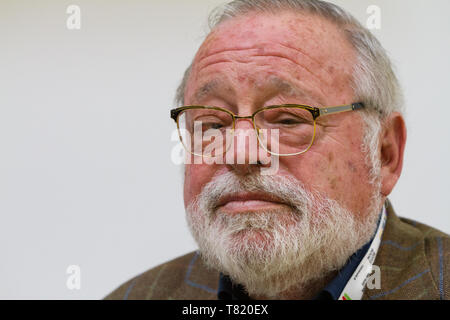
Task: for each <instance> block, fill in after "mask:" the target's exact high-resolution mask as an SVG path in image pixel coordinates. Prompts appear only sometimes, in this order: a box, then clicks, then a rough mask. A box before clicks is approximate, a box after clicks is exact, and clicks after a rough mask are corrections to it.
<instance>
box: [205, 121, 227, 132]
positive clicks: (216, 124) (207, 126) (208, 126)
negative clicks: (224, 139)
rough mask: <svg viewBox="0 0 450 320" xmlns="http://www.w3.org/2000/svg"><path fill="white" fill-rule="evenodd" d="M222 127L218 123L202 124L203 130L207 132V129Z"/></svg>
mask: <svg viewBox="0 0 450 320" xmlns="http://www.w3.org/2000/svg"><path fill="white" fill-rule="evenodd" d="M223 127H224V126H223V124H222V123H218V122H204V123H203V130H205V131H206V130H209V129H222V128H223Z"/></svg>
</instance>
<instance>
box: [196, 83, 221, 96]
mask: <svg viewBox="0 0 450 320" xmlns="http://www.w3.org/2000/svg"><path fill="white" fill-rule="evenodd" d="M219 83H220V81H219V79H213V80H211V81H208V82H206V83H205V84H203V85H202V86H201V87H200V88H199V89H197V90H196V91H195V93H194V97H195V99H196V101H201V100H202V99H203V98H204V97H205V96H208V95H209V94H210V93H211V92H212V91H214V90H216V89H217V87H219Z"/></svg>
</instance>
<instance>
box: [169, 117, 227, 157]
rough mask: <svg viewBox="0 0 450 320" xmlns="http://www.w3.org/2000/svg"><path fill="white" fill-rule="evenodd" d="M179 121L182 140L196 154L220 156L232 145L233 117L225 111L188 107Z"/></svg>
mask: <svg viewBox="0 0 450 320" xmlns="http://www.w3.org/2000/svg"><path fill="white" fill-rule="evenodd" d="M177 121H178V129H179V134H180V137H181V142H182V143H183V146H184V147H185V149H186V150H187V151H188V152H190V153H192V154H194V155H197V156H205V157H216V156H220V155H222V154H224V153H225V152H226V151H227V149H228V147H229V146H230V145H231V142H232V139H231V138H230V137H231V129H232V128H233V117H232V116H231V115H230V114H229V113H227V112H225V111H221V110H215V109H204V108H198V109H187V110H184V111H183V112H181V113H180V114H179V116H178V119H177ZM227 135H228V138H227Z"/></svg>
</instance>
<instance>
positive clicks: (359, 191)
mask: <svg viewBox="0 0 450 320" xmlns="http://www.w3.org/2000/svg"><path fill="white" fill-rule="evenodd" d="M355 62H356V56H355V52H354V50H353V49H352V48H351V46H350V44H349V43H348V41H347V40H346V39H345V38H344V36H343V34H342V33H341V32H340V31H339V30H337V28H336V27H335V26H334V25H333V24H331V23H330V22H327V21H325V20H323V19H320V18H317V17H312V16H306V15H305V16H304V15H298V14H292V13H284V14H277V15H276V16H275V15H263V14H253V15H247V16H244V17H240V18H237V19H233V20H229V21H226V22H224V23H222V24H221V25H220V26H219V27H218V28H216V29H215V30H214V31H213V32H212V33H211V34H210V35H209V36H208V37H207V39H206V40H205V42H204V43H203V45H202V46H201V48H200V50H199V52H198V54H197V56H196V58H195V61H194V64H193V69H192V72H191V75H190V78H189V81H188V83H187V87H186V92H185V104H186V105H207V106H218V107H222V108H225V109H229V110H230V111H232V112H234V113H235V114H236V115H240V116H248V115H251V114H252V113H253V112H254V111H255V110H257V109H259V108H262V107H265V106H269V105H280V104H304V105H310V106H316V107H322V106H338V105H345V104H350V103H354V102H358V101H354V93H353V90H352V88H351V79H352V67H353V64H354V63H355ZM251 126H252V124H251V121H250V120H238V121H237V123H236V128H237V129H247V128H251ZM363 135H364V132H363V122H362V120H361V118H360V115H359V114H358V112H347V113H342V114H335V115H330V116H327V117H321V118H319V119H318V120H317V132H316V138H315V141H314V144H313V145H312V147H311V148H310V149H309V150H308V151H307V152H306V153H304V154H301V155H296V156H288V157H279V169H278V171H277V172H276V173H275V175H276V176H274V177H270V178H268V179H272V180H270V181H272V182H273V183H275V182H276V181H283V179H285V180H286V181H287V180H289V181H294V184H290V185H289V186H287V187H286V188H284V189H283V190H284V191H283V192H284V195H286V193H289V192H294V193H295V190H296V187H295V182H298V183H299V184H300V185H301V186H302V188H304V190H305V192H309V193H311V194H320V195H321V196H324V197H326V198H327V199H329V200H330V201H335V202H334V203H336V204H339V205H340V206H341V207H342V208H343V210H347V211H348V212H351V214H352V215H353V218H354V219H355V220H358V221H362V220H364V218H365V217H366V216H367V215H368V214H369V212H368V210H369V208H368V207H369V205H370V203H371V197H372V196H373V195H374V192H375V193H376V190H374V186H373V185H372V184H370V183H369V180H370V179H369V170H370V168H368V166H367V164H366V161H365V157H366V155H365V154H364V153H363V152H362V151H361V143H362V139H363ZM241 147H242V149H241V150H236V152H237V153H238V154H239V153H243V152H244V153H245V154H247V155H248V153H249V152H250V150H248V146H241ZM246 148H247V149H246ZM255 168H258V165H255V164H248V163H247V164H212V165H211V164H190V165H186V170H185V186H184V199H185V205H186V207H187V208H188V207H189V206H190V205H192V204H193V201H194V200H196V199H197V197H198V196H199V195H200V194H201V192H202V190H204V187H205V186H206V185H207V184H208V183H209V182H211V181H215V179H220V177H225V176H226V177H233V181H235V182H236V181H239V180H240V179H242V181H247V182H248V178H249V176H252V175H258V173H257V171H256V170H255ZM268 181H269V180H268ZM247 182H246V183H244V184H243V185H244V186H247V187H248V186H249V184H248V183H247ZM222 183H224V181H222ZM228 183H230V182H228ZM273 183H272V184H273ZM250 184H251V183H250ZM270 184H271V183H268V185H270ZM247 187H245V188H247ZM245 188H244V189H245ZM261 188H262V190H263V191H261ZM271 188H272V187H271V186H268V187H267V188H263V187H262V186H260V185H258V187H256V189H257V190H255V188H253V190H252V188H251V187H248V188H247V189H245V190H241V189H240V191H239V192H238V193H237V194H232V191H229V193H228V194H227V196H228V197H220V196H218V198H217V197H216V198H214V199H212V200H211V199H210V203H209V205H210V207H209V209H205V208H204V209H203V212H201V213H199V212H198V211H199V210H197V211H195V212H189V210H188V215H189V214H190V215H198V216H197V217H191V218H193V219H194V220H196V219H197V220H196V221H197V222H191V223H200V222H199V221H200V220H201V219H203V218H205V219H206V218H207V217H206V216H209V217H208V219H210V220H209V222H208V223H209V224H210V225H211V223H212V222H211V221H213V219H214V217H216V218H217V217H219V218H220V217H221V219H225V220H226V219H228V220H227V221H228V222H226V223H229V222H230V221H231V220H230V219H233V218H234V217H243V216H245V215H249V214H252V215H255V214H258V213H261V214H262V213H264V214H267V213H276V212H290V211H289V210H288V209H289V208H292V207H293V204H292V203H288V202H286V201H284V200H283V199H286V197H282V196H280V195H281V194H282V193H279V194H276V192H275V196H274V194H271V192H270V190H272V189H271ZM299 188H300V187H299ZM224 190H225V189H223V190H222V191H221V192H224ZM286 190H287V191H286ZM289 190H290V191H289ZM211 192H212V191H211ZM230 194H231V195H232V196H230ZM293 198H295V195H293ZM214 202H215V203H214ZM327 203H328V204H329V203H330V202H327ZM322 206H324V202H322ZM308 208H309V205H306V206H305V207H304V208H303V209H301V210H305V211H307V210H309V209H311V208H309V209H308ZM208 210H209V212H205V211H208ZM299 210H300V209H299ZM311 210H312V211H311V215H313V214H316V215H318V213H317V212H318V210H319V209H318V208H312V209H311ZM200 211H201V210H200ZM314 212H315V213H314ZM212 216H214V217H212ZM292 217H294V216H290V213H289V214H286V215H281V214H280V215H278V216H277V217H275V218H273V217H271V218H270V219H269V220H270V221H269V220H267V219H266V220H265V222H264V224H267V223H274V224H279V225H283V224H295V222H293V220H296V219H297V218H292ZM225 220H224V221H225ZM224 221H222V223H225V222H224ZM222 229H223V226H222ZM222 229H220V228H219V229H218V230H222ZM235 237H236V239H240V240H246V241H253V245H255V246H258V241H259V242H261V243H260V247H261V246H262V247H267V246H270V244H268V243H264V240H267V239H265V238H264V236H262V235H260V234H259V235H258V233H242V232H241V233H236V234H235ZM248 243H250V242H248ZM263 243H264V244H263ZM266 249H267V248H266ZM347 257H348V256H347Z"/></svg>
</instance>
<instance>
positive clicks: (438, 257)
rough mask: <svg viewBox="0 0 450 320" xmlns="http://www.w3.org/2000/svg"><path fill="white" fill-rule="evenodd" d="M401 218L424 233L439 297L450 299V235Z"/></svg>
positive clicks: (426, 255)
mask: <svg viewBox="0 0 450 320" xmlns="http://www.w3.org/2000/svg"><path fill="white" fill-rule="evenodd" d="M401 220H402V222H404V223H407V224H409V225H412V226H413V227H414V228H416V229H417V230H419V231H420V233H421V234H422V237H423V240H422V241H423V244H424V255H425V257H426V260H427V263H428V266H429V270H430V271H429V272H430V274H431V276H432V278H433V282H434V284H435V289H436V291H437V293H438V295H439V299H441V300H443V299H445V300H450V236H449V235H448V234H446V233H444V232H442V231H440V230H438V229H436V228H433V227H430V226H428V225H426V224H424V223H420V222H417V221H414V220H411V219H406V218H401Z"/></svg>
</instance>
